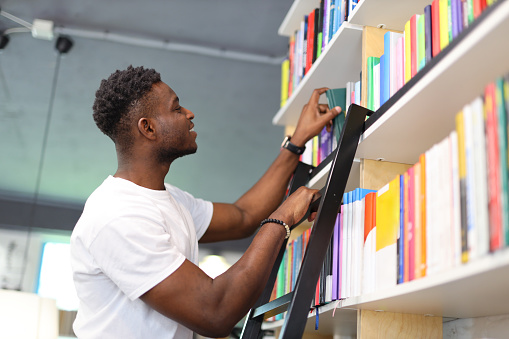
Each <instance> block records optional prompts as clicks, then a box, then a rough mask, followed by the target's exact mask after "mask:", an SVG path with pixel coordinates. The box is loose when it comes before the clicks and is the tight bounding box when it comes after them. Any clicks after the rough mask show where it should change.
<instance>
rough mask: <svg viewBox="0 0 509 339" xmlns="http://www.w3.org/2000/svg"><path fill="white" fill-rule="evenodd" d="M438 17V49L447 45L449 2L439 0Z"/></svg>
mask: <svg viewBox="0 0 509 339" xmlns="http://www.w3.org/2000/svg"><path fill="white" fill-rule="evenodd" d="M439 11H440V14H439V19H440V50H443V49H444V48H445V47H447V45H449V2H448V0H439Z"/></svg>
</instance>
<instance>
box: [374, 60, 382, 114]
mask: <svg viewBox="0 0 509 339" xmlns="http://www.w3.org/2000/svg"><path fill="white" fill-rule="evenodd" d="M373 88H374V89H375V93H374V95H373V98H374V100H373V101H374V104H375V111H377V110H378V109H379V108H380V63H378V64H376V65H375V67H373Z"/></svg>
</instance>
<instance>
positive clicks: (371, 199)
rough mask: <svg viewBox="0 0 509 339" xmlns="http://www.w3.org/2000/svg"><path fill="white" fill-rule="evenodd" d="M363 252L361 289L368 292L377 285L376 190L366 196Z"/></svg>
mask: <svg viewBox="0 0 509 339" xmlns="http://www.w3.org/2000/svg"><path fill="white" fill-rule="evenodd" d="M363 252H364V253H363V263H362V288H361V291H362V293H363V294H368V293H371V292H373V291H374V286H375V253H376V192H371V193H368V194H366V197H365V204H364V246H363Z"/></svg>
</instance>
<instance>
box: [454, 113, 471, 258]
mask: <svg viewBox="0 0 509 339" xmlns="http://www.w3.org/2000/svg"><path fill="white" fill-rule="evenodd" d="M456 132H457V133H458V166H459V180H460V210H461V258H462V259H461V261H462V262H463V263H465V262H467V261H468V242H467V239H468V238H467V234H468V233H467V232H468V228H467V182H466V181H467V164H466V153H465V129H464V122H463V112H462V111H460V112H458V114H456Z"/></svg>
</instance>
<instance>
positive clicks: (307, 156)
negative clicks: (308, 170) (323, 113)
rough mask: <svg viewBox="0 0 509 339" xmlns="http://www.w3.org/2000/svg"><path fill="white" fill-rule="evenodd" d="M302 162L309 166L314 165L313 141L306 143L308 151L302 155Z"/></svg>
mask: <svg viewBox="0 0 509 339" xmlns="http://www.w3.org/2000/svg"><path fill="white" fill-rule="evenodd" d="M301 161H302V162H303V163H305V164H308V165H312V164H313V139H311V140H309V141H308V142H306V149H305V150H304V152H303V153H302V160H301Z"/></svg>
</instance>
